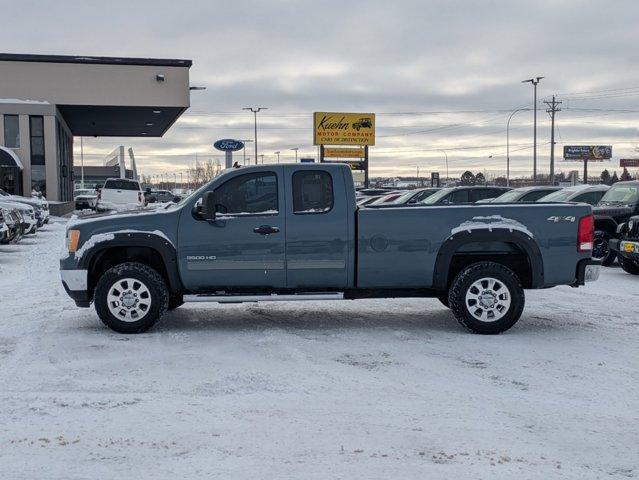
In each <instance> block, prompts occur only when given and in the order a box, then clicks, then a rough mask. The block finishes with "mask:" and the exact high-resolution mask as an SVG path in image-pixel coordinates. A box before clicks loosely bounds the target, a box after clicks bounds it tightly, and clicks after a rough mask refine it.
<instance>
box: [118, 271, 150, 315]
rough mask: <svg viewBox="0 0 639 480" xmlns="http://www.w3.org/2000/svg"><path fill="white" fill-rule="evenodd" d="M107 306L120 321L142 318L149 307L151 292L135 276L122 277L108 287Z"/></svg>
mask: <svg viewBox="0 0 639 480" xmlns="http://www.w3.org/2000/svg"><path fill="white" fill-rule="evenodd" d="M107 306H108V307H109V311H110V312H111V314H112V315H113V316H114V317H115V318H117V319H118V320H120V321H122V322H137V321H139V320H142V319H143V318H144V317H145V316H146V315H147V313H149V310H150V308H151V292H149V289H148V287H147V286H146V285H145V284H144V283H143V282H141V281H140V280H138V279H136V278H122V279H120V280H117V281H116V282H114V283H113V285H111V288H109V293H108V295H107Z"/></svg>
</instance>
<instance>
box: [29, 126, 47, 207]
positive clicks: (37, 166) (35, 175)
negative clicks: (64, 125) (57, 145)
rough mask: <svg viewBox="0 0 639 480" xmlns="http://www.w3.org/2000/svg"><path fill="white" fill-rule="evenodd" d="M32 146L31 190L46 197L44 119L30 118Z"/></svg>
mask: <svg viewBox="0 0 639 480" xmlns="http://www.w3.org/2000/svg"><path fill="white" fill-rule="evenodd" d="M29 139H30V144H31V189H32V190H35V191H37V192H41V193H42V194H43V195H45V196H46V193H47V181H46V170H45V166H44V117H42V116H30V117H29Z"/></svg>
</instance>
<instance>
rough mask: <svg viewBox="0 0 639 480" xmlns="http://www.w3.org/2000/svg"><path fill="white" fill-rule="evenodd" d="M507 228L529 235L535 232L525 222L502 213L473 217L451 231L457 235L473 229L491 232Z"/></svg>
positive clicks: (531, 235)
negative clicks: (506, 216)
mask: <svg viewBox="0 0 639 480" xmlns="http://www.w3.org/2000/svg"><path fill="white" fill-rule="evenodd" d="M496 228H497V229H498V228H502V229H506V230H508V231H510V232H512V231H513V230H517V231H519V232H523V233H525V234H526V235H528V236H529V237H531V238H532V237H533V234H532V232H531V231H530V230H528V228H527V227H526V226H525V225H524V224H523V223H520V222H518V221H517V220H514V219H512V218H505V217H502V216H501V215H489V216H477V217H473V218H472V220H467V221H465V222H463V223H461V224H460V225H459V226H457V227H455V228H453V229H452V230H451V231H450V233H451V234H452V235H455V234H456V233H459V232H469V233H470V232H471V231H472V230H488V231H490V232H492V231H493V229H496Z"/></svg>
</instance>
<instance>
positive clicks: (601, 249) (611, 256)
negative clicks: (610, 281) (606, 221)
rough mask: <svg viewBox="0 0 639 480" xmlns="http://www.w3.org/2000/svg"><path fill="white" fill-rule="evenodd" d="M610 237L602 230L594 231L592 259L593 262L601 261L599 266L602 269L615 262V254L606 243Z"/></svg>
mask: <svg viewBox="0 0 639 480" xmlns="http://www.w3.org/2000/svg"><path fill="white" fill-rule="evenodd" d="M611 238H612V236H611V235H610V234H609V233H608V232H604V231H603V230H597V231H595V238H594V243H593V248H592V258H594V259H595V260H601V264H602V265H603V266H604V267H609V266H610V265H612V264H613V263H614V262H615V258H616V256H617V252H615V251H614V250H613V249H612V248H610V245H609V244H608V242H609V241H610V239H611Z"/></svg>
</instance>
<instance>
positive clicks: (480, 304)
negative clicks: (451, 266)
mask: <svg viewBox="0 0 639 480" xmlns="http://www.w3.org/2000/svg"><path fill="white" fill-rule="evenodd" d="M448 302H449V304H450V309H451V310H452V311H453V314H454V315H455V318H457V321H458V322H459V323H460V324H461V325H463V326H464V327H466V328H467V329H468V330H470V331H471V332H474V333H480V334H484V335H492V334H497V333H501V332H505V331H506V330H508V329H509V328H510V327H512V326H513V325H514V324H515V323H517V320H519V317H520V316H521V313H522V311H523V310H524V303H525V297H524V290H523V288H522V287H521V282H520V281H519V278H518V277H517V275H516V274H515V273H514V272H513V271H512V270H510V269H509V268H507V267H505V266H504V265H501V264H499V263H494V262H480V263H474V264H472V265H469V266H468V267H466V268H465V269H464V270H462V271H461V272H459V274H458V275H457V276H456V277H455V279H454V280H453V283H452V284H451V286H450V289H449V291H448Z"/></svg>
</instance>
